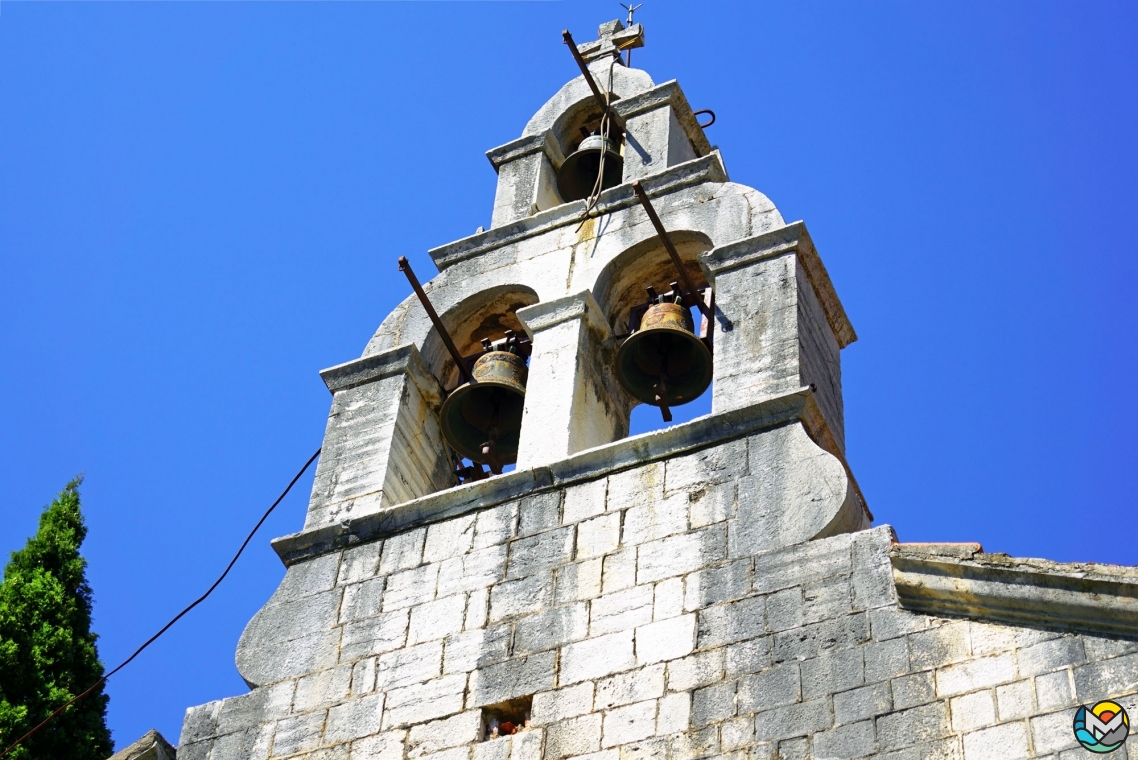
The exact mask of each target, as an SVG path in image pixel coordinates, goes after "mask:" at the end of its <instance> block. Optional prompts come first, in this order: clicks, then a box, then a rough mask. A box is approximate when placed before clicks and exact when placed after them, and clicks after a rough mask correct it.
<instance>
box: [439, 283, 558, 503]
mask: <svg viewBox="0 0 1138 760" xmlns="http://www.w3.org/2000/svg"><path fill="white" fill-rule="evenodd" d="M537 301H538V298H537V293H536V292H535V291H534V290H533V289H531V288H528V287H526V286H523V285H503V286H498V287H495V288H491V289H489V290H485V291H482V292H480V293H477V294H475V295H473V296H470V297H469V298H467V299H465V300H463V301H462V302H461V303H459V304H458V305H456V306H454V307H452V308H451V309H449V310H448V311H447V312H446V313H445V314H442V315H441V319H442V322H443V324H444V325H445V326H446V328H447V331H448V332H449V334H450V336H451V340H453V341H454V344H455V347H456V348H457V349H458V352H459V354H460V355H461V356H462V357H463V359H464V363H465V364H466V366H467V369H468V370H469V371H472V372H473V373H474V375H475V376H476V377H478V378H479V380H480V381H481V382H479V383H477V384H476V385H477V387H474V386H468V385H466V381H465V379H464V375H463V373H461V372H460V370H459V366H458V364H456V363H455V361H454V359H453V358H452V357H451V354H450V352H449V351H448V350H447V348H446V345H445V344H444V342H443V340H442V338H441V337H440V336H439V334H438V331H436V330H435V329H433V328H432V330H431V331H430V332H429V333H428V335H427V337H426V339H425V340H424V341H423V348H422V351H421V353H422V355H423V359H424V361H425V362H426V364H427V366H428V367H429V368H430V370H431V373H432V374H433V375H434V376H435V377H436V378H438V379H439V382H440V383H441V384H442V387H443V390H444V392H445V393H446V395H447V400H446V401H444V403H443V406H442V409H441V411H440V424H441V427H442V430H443V438H444V440H443V441H442V447H441V448H442V451H441V452H440V456H443V457H446V458H447V459H448V461H449V465H450V468H451V469H452V470H453V471H454V472H455V474H456V475H455V480H456V485H458V484H461V483H463V482H468V481H471V480H482V479H483V478H485V477H488V476H489V475H490V474H492V473H501V472H509V471H510V470H512V469H513V463H514V462H515V461H516V460H517V440H518V437H519V435H520V430H521V412H522V406H523V399H524V386H525V375H526V369H525V367H526V366H527V365H528V356H529V351H528V338H526V332H525V330H524V328H523V327H522V324H521V322H520V321H519V320H518V318H517V311H518V309H521V308H523V307H525V306H530V305H532V304H535V303H537ZM491 352H493V353H491Z"/></svg>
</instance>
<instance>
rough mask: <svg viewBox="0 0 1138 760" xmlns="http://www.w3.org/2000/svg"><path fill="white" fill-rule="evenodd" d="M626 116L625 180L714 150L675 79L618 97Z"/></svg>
mask: <svg viewBox="0 0 1138 760" xmlns="http://www.w3.org/2000/svg"><path fill="white" fill-rule="evenodd" d="M613 109H614V110H615V111H616V112H617V113H619V114H620V115H621V116H622V117H624V120H625V126H626V132H625V145H624V181H625V182H632V181H633V180H636V179H640V178H641V177H647V176H648V175H650V174H656V173H657V172H660V171H663V170H664V169H666V168H668V167H669V166H675V165H676V164H682V163H683V162H685V161H691V160H692V159H694V158H698V157H700V156H706V155H707V154H708V153H710V152H711V146H710V145H709V144H708V142H707V137H705V136H704V134H703V130H702V129H701V128H700V127H699V124H698V122H697V121H696V118H695V115H694V114H692V110H691V106H689V105H688V101H687V98H685V97H684V93H683V91H681V90H680V86H679V85H678V84H676V83H675V82H665V83H664V84H662V85H660V86H658V87H653V88H652V89H651V90H648V91H647V92H643V93H641V94H639V95H634V96H633V97H631V98H628V99H626V100H618V101H617V102H616V103H615V104H614V105H613Z"/></svg>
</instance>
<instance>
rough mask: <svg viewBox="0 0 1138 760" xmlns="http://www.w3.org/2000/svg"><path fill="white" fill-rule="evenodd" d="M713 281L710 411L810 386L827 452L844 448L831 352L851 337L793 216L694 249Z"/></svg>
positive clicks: (836, 364)
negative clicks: (758, 231) (761, 230)
mask: <svg viewBox="0 0 1138 760" xmlns="http://www.w3.org/2000/svg"><path fill="white" fill-rule="evenodd" d="M700 264H701V266H703V268H704V270H705V272H706V273H707V277H708V281H709V282H711V283H712V285H713V287H714V288H715V312H716V313H715V319H716V325H715V385H714V393H713V396H712V402H711V409H712V413H714V414H719V413H722V412H727V411H731V410H733V409H740V408H743V407H745V406H748V405H750V404H754V403H756V402H758V401H761V400H763V399H766V398H770V397H772V396H777V395H781V394H785V393H793V392H794V391H795V390H797V389H799V388H801V387H803V386H811V387H812V388H813V389H814V394H815V399H816V401H817V405H818V408H819V410H820V411H821V414H822V417H823V421H824V422H825V424H826V427H827V428H828V432H829V434H830V435H831V436H832V439H833V446H834V447H835V448H836V450H837V451H836V452H835V453H839V454H844V452H845V421H844V411H843V405H842V370H841V360H840V358H839V356H838V352H839V351H840V350H841V349H842V348H845V347H846V346H847V345H849V344H850V343H852V342H853V341H855V340H857V335H856V334H855V333H854V330H853V326H852V325H850V322H849V319H848V318H847V317H846V313H845V310H844V309H843V308H842V304H841V302H840V301H839V300H838V296H837V294H836V293H835V292H834V286H833V284H832V283H831V282H830V276H829V275H828V274H827V273H826V268H825V267H824V266H823V265H822V261H821V259H819V258H818V253H817V251H816V250H815V249H814V244H813V242H812V241H811V240H810V235H809V233H807V231H806V226H805V225H803V224H802V223H801V222H796V223H794V224H790V225H787V226H786V227H782V228H780V229H777V230H773V231H771V232H768V233H765V234H763V235H758V236H756V237H753V238H748V239H746V240H741V241H739V242H737V243H731V244H730V245H725V246H722V247H719V248H715V249H713V250H711V251H708V252H707V253H704V254H702V255H701V256H700Z"/></svg>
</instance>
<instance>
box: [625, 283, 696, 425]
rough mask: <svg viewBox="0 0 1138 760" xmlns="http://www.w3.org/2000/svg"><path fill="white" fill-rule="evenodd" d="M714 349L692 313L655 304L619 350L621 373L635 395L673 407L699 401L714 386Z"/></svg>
mask: <svg viewBox="0 0 1138 760" xmlns="http://www.w3.org/2000/svg"><path fill="white" fill-rule="evenodd" d="M711 374H712V365H711V351H710V350H708V348H707V346H706V345H704V342H703V341H702V340H700V339H699V338H698V337H697V336H696V334H695V327H694V325H693V324H692V317H691V312H690V311H688V309H687V308H686V307H685V306H683V305H681V304H678V303H672V302H664V303H654V304H652V305H650V306H649V307H648V310H647V311H646V312H644V316H643V317H642V318H641V320H640V328H639V329H638V330H637V331H636V332H634V333H633V334H632V335H630V336H629V337H628V339H627V340H626V341H624V345H622V346H621V347H620V350H619V351H617V353H616V377H617V379H618V380H619V381H620V384H621V385H622V386H624V389H625V390H626V391H628V392H629V394H630V395H631V396H633V398H636V399H638V400H640V401H643V402H644V403H645V404H652V405H654V406H659V407H663V408H664V410H665V419H666V420H670V419H671V415H669V414H668V413H667V407H670V406H679V405H680V404H686V403H687V402H689V401H692V400H694V399H695V398H697V397H698V396H699V395H700V394H702V393H703V392H704V391H705V390H707V387H708V386H709V385H711Z"/></svg>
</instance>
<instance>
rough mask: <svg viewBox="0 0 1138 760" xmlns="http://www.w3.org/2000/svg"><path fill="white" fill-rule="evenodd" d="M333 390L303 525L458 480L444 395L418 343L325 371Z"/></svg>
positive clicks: (379, 507)
mask: <svg viewBox="0 0 1138 760" xmlns="http://www.w3.org/2000/svg"><path fill="white" fill-rule="evenodd" d="M320 376H321V377H322V378H323V379H324V382H325V384H327V386H328V390H330V391H331V392H332V411H331V412H330V413H329V415H328V426H327V429H326V431H325V433H324V450H323V452H322V453H321V456H320V464H319V465H318V466H317V468H316V480H315V482H314V483H313V485H312V499H311V500H310V502H309V506H308V517H307V519H306V520H305V523H304V527H305V528H306V529H307V528H316V527H320V526H324V525H328V524H331V523H336V522H339V521H341V520H343V519H345V518H348V517H359V516H360V515H365V514H370V513H373V512H378V511H380V510H382V509H385V508H387V507H389V506H392V505H394V504H401V503H403V502H405V501H409V500H411V499H415V498H418V497H420V496H425V495H427V494H430V493H434V492H435V491H438V490H440V489H443V488H447V487H449V486H451V485H453V483H454V481H453V475H452V474H451V467H450V463H449V462H448V461H447V457H446V455H445V451H444V448H443V437H442V429H441V428H440V426H439V408H440V407H441V405H442V394H441V392H440V389H439V384H438V381H437V380H435V378H434V376H433V375H431V373H430V371H428V369H427V367H426V365H425V364H424V363H423V359H422V358H421V357H420V356H419V350H418V349H417V348H415V346H413V345H406V346H399V347H398V348H393V349H391V350H389V351H385V352H383V353H381V354H375V355H374V356H368V357H365V358H363V359H357V360H356V361H353V362H348V363H347V364H341V365H339V366H337V367H332V368H331V369H326V370H324V371H323V372H321V373H320Z"/></svg>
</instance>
